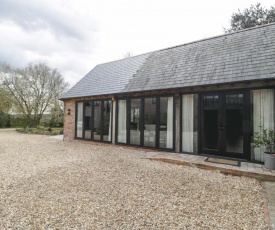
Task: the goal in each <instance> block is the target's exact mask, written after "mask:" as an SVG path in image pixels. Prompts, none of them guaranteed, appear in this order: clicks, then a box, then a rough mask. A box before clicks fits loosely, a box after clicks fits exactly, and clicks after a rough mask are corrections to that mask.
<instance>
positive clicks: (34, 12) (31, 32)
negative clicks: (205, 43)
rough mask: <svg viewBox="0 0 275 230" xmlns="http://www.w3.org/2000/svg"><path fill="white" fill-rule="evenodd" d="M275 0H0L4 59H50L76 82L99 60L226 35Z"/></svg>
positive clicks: (48, 61)
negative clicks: (233, 20)
mask: <svg viewBox="0 0 275 230" xmlns="http://www.w3.org/2000/svg"><path fill="white" fill-rule="evenodd" d="M257 2H260V3H261V4H262V5H263V6H265V7H267V8H269V7H270V6H271V5H275V4H274V0H262V1H260V0H255V1H254V0H231V1H229V0H207V1H206V0H192V1H191V0H97V1H95V0H55V1H49V0H27V1H24V0H0V62H5V63H7V64H10V65H13V66H25V65H26V64H27V63H29V62H33V63H38V62H45V63H46V64H48V65H49V66H50V67H52V68H57V69H58V70H59V71H60V72H61V74H62V75H63V76H64V78H65V80H66V81H68V82H69V83H70V86H73V85H74V84H75V83H76V82H77V81H79V80H80V79H81V78H82V77H83V76H84V75H85V74H86V73H87V72H89V71H90V70H91V69H92V68H93V67H94V66H95V65H97V64H100V63H104V62H108V61H113V60H117V59H121V58H122V57H123V56H124V55H125V54H126V53H127V52H131V53H133V54H134V55H138V54H142V53H147V52H150V51H154V50H158V49H163V48H167V47H170V46H175V45H179V44H184V43H186V42H191V41H194V40H199V39H203V38H207V37H211V36H216V35H220V34H223V27H225V28H228V27H229V20H230V17H231V15H232V13H233V12H237V10H238V9H241V10H243V9H244V8H248V7H249V6H250V5H251V4H256V3H257Z"/></svg>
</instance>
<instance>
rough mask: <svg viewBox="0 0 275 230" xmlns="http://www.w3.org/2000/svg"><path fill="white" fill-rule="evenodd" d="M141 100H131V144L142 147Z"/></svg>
mask: <svg viewBox="0 0 275 230" xmlns="http://www.w3.org/2000/svg"><path fill="white" fill-rule="evenodd" d="M140 108H141V100H140V99H131V113H130V115H131V120H130V144H133V145H140Z"/></svg>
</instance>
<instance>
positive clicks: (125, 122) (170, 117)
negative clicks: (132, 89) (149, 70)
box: [117, 96, 174, 149]
mask: <svg viewBox="0 0 275 230" xmlns="http://www.w3.org/2000/svg"><path fill="white" fill-rule="evenodd" d="M117 105H118V106H117V142H118V143H124V144H131V145H140V146H146V147H147V146H148V147H156V148H165V149H174V99H173V97H169V96H168V97H160V96H154V97H153V96H152V97H145V98H130V99H122V100H118V103H117Z"/></svg>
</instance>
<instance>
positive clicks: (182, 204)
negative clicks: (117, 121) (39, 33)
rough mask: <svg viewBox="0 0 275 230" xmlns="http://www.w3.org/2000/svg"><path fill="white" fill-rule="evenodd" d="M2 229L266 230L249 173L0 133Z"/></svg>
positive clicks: (260, 200) (259, 190) (258, 191)
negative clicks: (243, 175) (234, 173)
mask: <svg viewBox="0 0 275 230" xmlns="http://www.w3.org/2000/svg"><path fill="white" fill-rule="evenodd" d="M0 142H1V144H0V229H7V228H11V229H268V227H267V225H266V224H265V222H264V214H263V213H264V211H263V209H264V203H263V200H264V192H263V189H262V186H261V184H260V183H259V182H258V181H256V180H254V179H249V178H241V177H231V176H225V175H222V174H219V173H218V172H212V171H205V170H200V169H197V168H191V167H184V166H178V165H173V164H166V163H162V162H157V161H149V160H146V159H142V157H144V152H142V151H137V150H131V149H126V148H119V147H112V146H111V145H110V146H109V145H93V144H91V143H88V142H87V143H86V142H77V141H74V142H63V141H60V140H56V139H52V138H49V137H46V136H39V135H26V134H19V133H16V132H14V131H0Z"/></svg>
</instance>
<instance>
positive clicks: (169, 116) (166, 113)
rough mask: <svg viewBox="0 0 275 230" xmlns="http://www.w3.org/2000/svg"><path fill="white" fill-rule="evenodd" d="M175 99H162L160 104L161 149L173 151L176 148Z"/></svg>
mask: <svg viewBox="0 0 275 230" xmlns="http://www.w3.org/2000/svg"><path fill="white" fill-rule="evenodd" d="M173 103H174V102H173V97H160V102H159V147H160V148H168V149H172V148H173V146H174V140H173V136H174V135H173V134H174V129H173V127H174V110H173V107H174V105H173Z"/></svg>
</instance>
